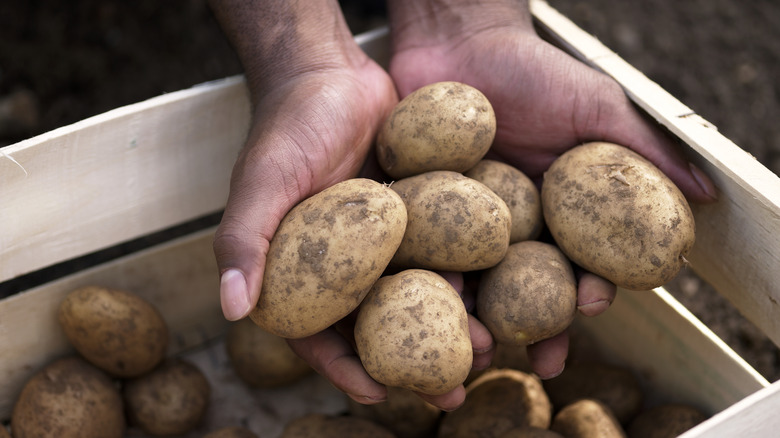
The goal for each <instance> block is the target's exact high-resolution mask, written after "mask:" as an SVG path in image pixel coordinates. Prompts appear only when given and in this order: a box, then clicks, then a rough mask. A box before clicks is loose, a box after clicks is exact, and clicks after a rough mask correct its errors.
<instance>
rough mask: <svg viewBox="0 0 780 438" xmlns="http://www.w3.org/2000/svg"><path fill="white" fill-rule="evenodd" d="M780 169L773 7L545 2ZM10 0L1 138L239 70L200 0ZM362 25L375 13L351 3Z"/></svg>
mask: <svg viewBox="0 0 780 438" xmlns="http://www.w3.org/2000/svg"><path fill="white" fill-rule="evenodd" d="M550 3H551V4H552V5H553V6H555V7H556V8H558V9H559V10H561V11H562V12H564V13H565V14H566V15H568V16H569V17H571V18H572V19H573V20H574V21H575V22H576V23H577V24H579V25H580V26H581V27H583V28H584V29H585V30H587V31H589V32H591V33H593V34H595V35H596V36H597V37H599V39H601V40H602V41H603V42H604V43H606V44H607V45H608V46H609V47H611V48H612V49H613V50H615V51H616V52H618V54H620V55H621V56H623V57H624V58H625V59H627V60H628V61H629V62H630V63H632V64H633V65H634V66H636V67H637V68H639V69H640V70H641V71H643V72H644V73H645V74H647V75H648V76H649V77H650V78H651V79H654V80H655V81H657V82H658V83H660V84H661V85H662V86H663V87H664V88H666V89H667V90H669V91H670V92H671V93H672V94H674V95H675V96H677V97H678V98H679V99H680V100H681V101H683V102H684V103H686V104H687V105H688V106H690V107H691V108H692V109H694V110H695V111H696V112H698V113H699V114H701V115H702V116H703V117H704V118H705V119H707V120H709V121H710V122H712V123H714V124H715V125H716V126H718V128H719V129H720V131H721V132H723V133H724V134H725V135H726V136H727V137H729V138H731V139H732V140H734V141H735V142H736V143H737V144H738V145H740V146H742V147H743V148H745V149H746V150H747V151H748V152H750V153H751V154H753V155H754V156H755V157H756V158H757V159H758V160H760V161H761V162H762V163H764V164H765V165H767V167H769V168H770V169H772V170H774V171H775V172H776V173H777V172H780V146H779V145H780V124H778V123H777V120H778V116H780V110H779V107H780V82H779V81H780V79H779V78H780V63H779V62H778V61H779V60H780V2H776V1H774V0H752V1H749V2H739V1H735V0H689V1H685V2H682V1H677V0H646V1H642V2H627V1H624V0H588V1H584V0H583V1H578V0H550ZM66 4H67V5H68V6H63V3H61V2H55V1H52V0H40V1H27V0H11V1H10V2H5V3H4V5H3V13H2V14H0V146H2V145H5V144H10V143H13V142H16V141H19V140H21V139H24V138H27V137H29V136H32V135H35V134H38V133H42V132H45V131H48V130H51V129H54V128H56V127H59V126H62V125H65V124H69V123H72V122H76V121H78V120H81V119H83V118H85V117H88V116H91V115H95V114H98V113H101V112H104V111H107V110H110V109H113V108H116V107H118V106H121V105H126V104H130V103H134V102H137V101H140V100H143V99H146V98H149V97H153V96H156V95H159V94H162V93H166V92H171V91H176V90H179V89H182V88H187V87H190V86H192V85H194V84H197V83H200V82H205V81H208V80H213V79H219V78H222V77H225V76H229V75H233V74H237V73H240V66H239V64H238V62H237V60H236V58H235V56H234V54H233V53H232V51H231V50H230V47H229V46H228V44H227V43H226V41H225V39H224V37H223V36H222V34H221V32H220V30H219V28H218V27H217V25H216V23H215V22H214V20H213V17H212V16H211V13H210V11H209V9H208V7H207V6H206V4H205V0H182V1H177V2H160V1H155V0H139V1H136V2H124V1H120V0H103V1H95V0H82V1H79V2H72V3H66ZM350 11H351V13H350V17H351V18H350V20H351V23H352V25H353V30H354V31H355V32H359V31H362V30H364V29H365V27H369V26H370V25H369V24H367V23H376V17H372V18H370V19H365V16H366V12H370V13H372V14H373V12H374V11H373V9H372V8H370V7H364V8H363V10H361V8H359V7H354V8H352V9H351V10H350ZM671 289H672V290H673V292H674V294H675V295H676V296H677V297H678V299H680V300H681V301H682V302H683V303H684V304H685V305H686V306H687V307H688V308H689V309H691V310H692V311H693V312H694V313H695V314H696V315H697V316H698V317H699V318H701V319H702V320H703V321H704V322H705V323H706V324H707V325H709V326H710V327H711V328H712V329H713V330H714V331H715V332H716V333H717V334H718V335H719V336H721V337H722V338H723V339H724V340H725V341H726V342H727V343H728V344H730V345H731V346H732V348H734V349H735V350H736V351H737V352H738V353H739V354H740V355H742V356H743V357H745V358H746V359H747V360H748V362H749V363H751V365H753V366H754V367H755V368H756V369H757V370H758V371H760V372H761V373H763V374H764V375H765V376H766V377H767V378H768V379H769V380H771V381H774V380H776V379H778V378H780V356H779V355H778V352H777V349H776V348H775V347H774V346H773V345H772V344H771V343H770V342H769V341H767V340H766V339H765V338H764V337H763V336H762V335H761V333H760V332H759V331H758V330H757V329H755V327H753V326H752V325H750V324H748V323H746V322H745V321H744V320H743V319H742V318H741V317H739V315H738V314H737V313H736V312H735V311H734V310H733V309H732V308H731V307H730V306H729V304H728V303H727V302H725V300H723V299H722V298H720V297H719V295H717V294H716V293H714V292H713V291H712V289H711V288H710V287H709V286H707V285H706V284H702V283H701V282H700V281H699V280H698V279H697V278H696V277H695V276H693V275H692V274H690V273H684V274H683V276H681V278H680V279H678V281H676V282H675V283H674V284H673V287H672V288H671Z"/></svg>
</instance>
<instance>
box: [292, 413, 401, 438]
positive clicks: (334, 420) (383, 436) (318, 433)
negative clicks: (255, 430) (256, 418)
mask: <svg viewBox="0 0 780 438" xmlns="http://www.w3.org/2000/svg"><path fill="white" fill-rule="evenodd" d="M365 437H371V438H395V435H394V434H393V433H392V432H390V431H389V430H387V429H386V428H385V427H383V426H381V425H379V424H377V423H374V422H373V421H370V420H366V419H365V418H357V417H351V416H349V415H338V416H336V415H325V414H317V413H312V414H306V415H303V416H301V417H298V418H294V419H293V420H292V421H290V422H289V423H287V424H286V425H285V427H284V430H283V431H282V434H281V436H280V438H365Z"/></svg>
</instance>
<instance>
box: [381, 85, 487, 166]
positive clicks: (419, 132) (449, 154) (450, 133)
mask: <svg viewBox="0 0 780 438" xmlns="http://www.w3.org/2000/svg"><path fill="white" fill-rule="evenodd" d="M495 135H496V116H495V114H494V112H493V107H492V106H491V105H490V102H488V100H487V98H486V97H485V96H484V95H483V94H482V93H481V92H480V91H479V90H477V89H475V88H474V87H471V86H468V85H466V84H461V83H458V82H438V83H435V84H430V85H427V86H424V87H422V88H420V89H418V90H416V91H414V92H412V93H411V94H409V95H408V96H406V97H405V98H404V99H403V100H401V101H400V102H399V103H398V105H396V107H395V108H394V109H393V111H392V112H391V113H390V116H389V117H388V118H387V120H386V121H385V123H384V125H383V127H382V129H381V130H380V131H379V134H378V135H377V158H378V159H379V164H380V166H381V167H382V169H384V170H385V172H387V174H388V175H390V176H392V177H393V178H405V177H408V176H412V175H418V174H420V173H424V172H428V171H432V170H452V171H455V172H465V171H466V170H468V169H470V168H471V167H472V166H474V165H475V164H476V163H477V162H478V161H479V160H480V159H481V158H482V157H483V156H484V155H485V154H486V153H487V151H488V149H490V146H491V144H492V143H493V138H494V137H495Z"/></svg>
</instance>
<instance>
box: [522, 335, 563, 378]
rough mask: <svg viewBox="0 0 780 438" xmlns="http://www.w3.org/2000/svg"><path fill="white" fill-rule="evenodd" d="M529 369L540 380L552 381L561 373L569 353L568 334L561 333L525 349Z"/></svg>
mask: <svg viewBox="0 0 780 438" xmlns="http://www.w3.org/2000/svg"><path fill="white" fill-rule="evenodd" d="M526 351H527V353H528V362H529V363H530V365H531V369H532V370H533V371H534V372H535V373H536V374H537V375H538V376H539V377H540V378H541V379H552V378H553V377H556V376H558V375H559V374H561V373H562V372H563V368H564V366H565V365H566V356H567V355H568V353H569V333H568V332H567V331H563V332H562V333H559V334H557V335H555V336H553V337H552V338H549V339H545V340H543V341H539V342H537V343H535V344H531V345H529V346H528V347H526Z"/></svg>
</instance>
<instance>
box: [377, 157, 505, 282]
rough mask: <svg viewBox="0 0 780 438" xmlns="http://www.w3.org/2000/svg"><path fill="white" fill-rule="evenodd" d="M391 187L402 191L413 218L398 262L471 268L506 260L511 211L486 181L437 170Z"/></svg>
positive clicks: (410, 265) (445, 268) (395, 261)
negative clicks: (482, 181)
mask: <svg viewBox="0 0 780 438" xmlns="http://www.w3.org/2000/svg"><path fill="white" fill-rule="evenodd" d="M391 188H392V189H393V190H395V191H396V192H398V194H399V195H401V198H402V199H403V201H404V203H405V204H406V210H407V213H408V217H409V222H408V224H407V227H406V233H405V234H404V237H403V241H402V242H401V245H400V246H399V247H398V251H397V252H396V254H395V256H394V257H393V260H392V264H393V265H394V266H400V267H405V268H421V269H432V270H443V271H460V272H466V271H475V270H479V269H487V268H489V267H491V266H495V265H496V264H498V262H500V261H501V259H503V258H504V255H505V254H506V250H507V248H508V247H509V233H510V229H511V226H512V218H511V213H510V212H509V207H507V206H506V203H505V202H504V201H503V200H502V199H501V198H499V197H498V195H496V194H495V193H494V192H493V191H492V190H490V189H489V188H488V187H487V186H486V185H484V184H482V183H480V182H479V181H476V180H473V179H471V178H468V177H465V176H463V175H462V174H460V173H457V172H450V171H434V172H427V173H424V174H422V175H417V176H412V177H409V178H404V179H402V180H399V181H396V182H395V183H393V185H392V186H391Z"/></svg>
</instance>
